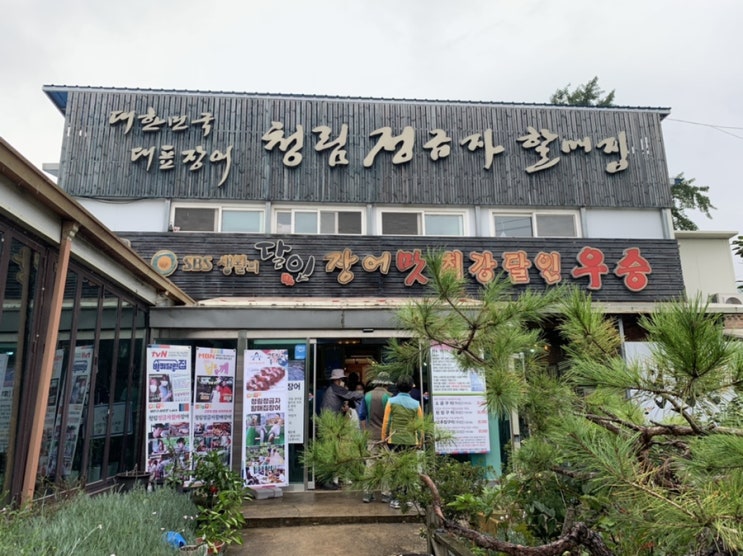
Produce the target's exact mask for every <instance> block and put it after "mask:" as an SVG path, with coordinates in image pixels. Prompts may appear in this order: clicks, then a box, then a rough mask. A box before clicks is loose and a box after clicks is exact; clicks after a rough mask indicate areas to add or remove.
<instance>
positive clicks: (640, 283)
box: [614, 247, 653, 292]
mask: <svg viewBox="0 0 743 556" xmlns="http://www.w3.org/2000/svg"><path fill="white" fill-rule="evenodd" d="M652 272H653V269H652V267H651V266H650V263H649V262H648V261H647V259H646V258H645V257H643V256H642V255H641V254H640V248H639V247H630V248H629V249H625V250H624V256H623V257H622V258H621V259H619V262H618V263H617V267H616V268H615V269H614V275H615V276H618V277H619V278H623V279H624V285H625V287H626V288H627V289H628V290H630V291H632V292H639V291H642V290H644V289H645V288H646V287H647V285H648V281H649V280H648V274H652Z"/></svg>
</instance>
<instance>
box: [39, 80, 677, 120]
mask: <svg viewBox="0 0 743 556" xmlns="http://www.w3.org/2000/svg"><path fill="white" fill-rule="evenodd" d="M42 90H43V91H44V92H45V93H46V94H47V96H49V98H50V99H51V101H52V102H53V103H54V105H55V106H56V107H57V108H58V109H59V111H60V112H62V114H64V113H65V110H66V107H67V95H68V92H70V91H81V92H85V91H87V92H117V93H129V94H131V93H134V94H140V93H141V94H162V95H193V96H203V95H215V96H240V97H256V98H277V99H314V100H332V101H344V102H349V101H358V102H396V103H415V104H460V105H477V106H530V107H535V106H542V107H545V108H556V109H569V110H605V111H611V110H620V111H633V110H641V111H645V112H659V113H660V114H661V115H662V117H665V116H667V115H668V114H670V113H671V109H670V108H668V107H653V106H568V105H560V104H549V103H541V102H501V101H479V100H451V99H449V100H443V99H400V98H382V97H376V98H375V97H350V96H340V95H310V94H293V93H256V92H253V93H247V92H235V91H193V90H185V89H140V88H129V87H103V86H80V85H44V86H43V87H42Z"/></svg>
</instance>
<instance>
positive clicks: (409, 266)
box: [395, 249, 428, 286]
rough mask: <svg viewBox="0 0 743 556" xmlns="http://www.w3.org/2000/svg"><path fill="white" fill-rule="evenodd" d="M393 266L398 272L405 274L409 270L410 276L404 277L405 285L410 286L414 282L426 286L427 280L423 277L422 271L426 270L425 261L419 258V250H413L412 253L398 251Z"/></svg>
mask: <svg viewBox="0 0 743 556" xmlns="http://www.w3.org/2000/svg"><path fill="white" fill-rule="evenodd" d="M395 266H397V270H399V271H400V272H406V271H408V270H410V271H411V272H410V274H408V275H407V276H406V277H405V285H406V286H412V285H413V284H415V283H416V282H418V283H419V284H423V285H426V284H427V283H428V278H426V277H425V276H424V275H423V270H424V269H425V268H426V261H425V259H424V258H423V257H422V256H421V250H420V249H415V250H413V251H403V250H402V249H399V250H398V251H397V256H396V258H395Z"/></svg>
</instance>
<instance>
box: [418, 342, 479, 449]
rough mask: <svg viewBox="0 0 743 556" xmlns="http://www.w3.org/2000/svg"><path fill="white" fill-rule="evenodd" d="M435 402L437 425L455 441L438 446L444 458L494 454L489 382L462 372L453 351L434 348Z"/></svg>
mask: <svg viewBox="0 0 743 556" xmlns="http://www.w3.org/2000/svg"><path fill="white" fill-rule="evenodd" d="M431 402H432V404H433V405H432V407H433V416H434V420H435V421H436V425H437V426H438V427H439V428H441V429H442V430H444V431H446V432H448V433H450V434H451V438H448V439H446V440H445V441H442V442H439V441H437V442H436V452H438V453H440V454H480V453H487V452H489V451H490V429H489V425H488V412H487V405H486V403H485V380H484V379H483V377H482V376H480V375H479V374H478V373H476V372H475V371H472V370H468V369H462V368H461V367H460V366H459V364H458V363H457V360H456V359H455V358H454V354H453V353H452V351H451V348H448V347H446V346H442V345H439V344H434V345H432V346H431Z"/></svg>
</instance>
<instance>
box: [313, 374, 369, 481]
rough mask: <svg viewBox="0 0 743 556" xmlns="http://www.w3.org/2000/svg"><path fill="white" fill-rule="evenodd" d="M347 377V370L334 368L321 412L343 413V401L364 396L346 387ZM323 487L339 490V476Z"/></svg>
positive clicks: (354, 399)
mask: <svg viewBox="0 0 743 556" xmlns="http://www.w3.org/2000/svg"><path fill="white" fill-rule="evenodd" d="M345 378H346V371H344V370H343V369H333V370H332V371H331V373H330V379H329V380H330V384H329V385H328V388H327V389H326V390H325V393H324V394H323V397H322V405H321V406H320V412H321V413H322V412H326V411H331V412H333V413H335V414H336V415H342V414H343V403H344V402H345V401H352V400H353V401H356V400H359V399H361V398H362V397H363V396H364V395H363V394H362V393H360V392H356V391H355V390H349V389H348V388H346V385H345ZM322 488H324V489H326V490H338V489H339V488H340V485H339V483H338V478H337V477H335V478H334V479H333V480H332V481H329V482H327V483H325V484H324V485H323V487H322Z"/></svg>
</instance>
